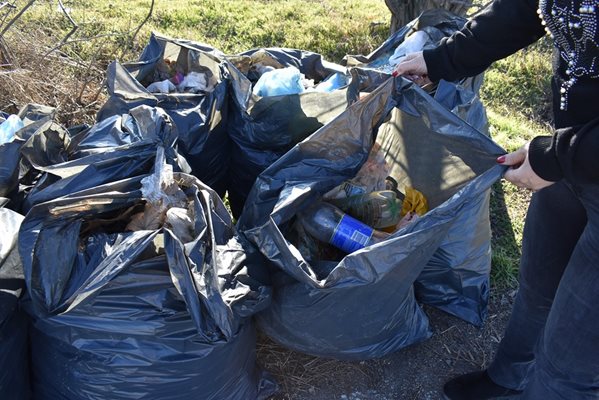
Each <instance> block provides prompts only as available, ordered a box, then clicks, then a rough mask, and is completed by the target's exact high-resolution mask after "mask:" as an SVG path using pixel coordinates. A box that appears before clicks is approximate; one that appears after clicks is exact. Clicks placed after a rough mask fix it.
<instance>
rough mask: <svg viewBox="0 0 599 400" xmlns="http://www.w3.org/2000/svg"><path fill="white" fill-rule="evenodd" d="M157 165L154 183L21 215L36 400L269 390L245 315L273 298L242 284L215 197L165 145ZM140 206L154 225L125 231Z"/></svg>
mask: <svg viewBox="0 0 599 400" xmlns="http://www.w3.org/2000/svg"><path fill="white" fill-rule="evenodd" d="M155 159H156V161H155V168H154V173H153V174H152V175H145V176H144V175H142V176H138V177H134V178H129V179H125V180H121V181H118V182H114V183H108V184H105V185H101V186H97V187H94V188H90V189H87V190H83V191H79V192H77V193H75V194H72V195H66V196H63V197H61V198H59V199H55V200H50V201H47V202H44V203H40V204H36V205H35V206H34V207H33V208H32V209H31V210H30V212H29V213H28V214H27V217H26V218H25V220H24V222H23V224H22V228H21V235H20V238H19V248H20V252H21V254H22V255H23V256H24V258H23V262H24V267H25V277H26V281H27V287H28V294H29V296H28V300H27V301H26V302H25V303H24V304H25V307H26V309H27V312H28V313H30V315H31V318H32V332H31V345H32V358H33V377H34V380H33V382H34V385H33V395H34V398H36V399H57V398H69V399H83V398H90V397H93V398H110V399H138V398H140V397H144V398H154V399H210V400H217V399H239V400H246V399H264V398H266V397H268V396H269V395H271V394H273V392H274V391H275V390H276V384H275V383H274V382H273V381H272V380H271V379H270V378H269V377H268V376H267V375H266V374H265V373H263V372H262V371H261V370H260V369H259V367H258V366H257V365H256V355H255V340H256V337H255V331H254V327H253V324H252V321H251V319H250V318H249V317H251V316H252V315H253V314H254V313H255V312H258V311H260V310H262V309H264V308H265V307H266V306H267V305H268V303H269V301H270V290H269V289H268V288H267V287H264V286H263V285H261V284H259V283H256V282H254V283H251V282H250V281H248V280H247V278H246V277H245V273H244V271H246V268H245V263H246V261H247V259H246V258H244V257H242V255H243V254H242V253H243V252H242V251H240V250H239V248H240V247H239V246H236V247H235V246H232V245H231V241H233V240H235V237H234V229H233V226H232V222H231V218H230V216H229V214H228V212H227V210H226V208H225V206H224V204H223V203H222V201H221V199H220V198H219V197H218V195H217V194H216V192H214V191H213V190H212V189H210V188H209V187H208V186H206V185H205V184H203V183H202V182H200V181H199V180H198V179H197V178H195V177H193V176H191V175H187V174H182V173H176V172H172V169H171V168H169V167H168V166H167V165H166V164H165V158H164V149H162V148H159V151H158V154H157V155H156V157H155ZM148 205H150V206H151V207H154V208H155V209H156V210H157V211H158V212H157V213H156V214H157V215H159V218H158V224H157V225H158V227H157V228H156V229H148V228H151V227H150V226H146V227H145V228H146V229H142V230H134V229H131V227H130V225H129V224H130V223H131V221H132V220H133V219H134V217H135V216H136V215H138V213H143V212H144V211H145V210H146V207H147V206H148ZM128 226H129V228H127V227H128ZM58 241H59V242H60V244H61V245H60V246H54V245H51V244H49V243H57V242H58ZM148 377H151V379H148Z"/></svg>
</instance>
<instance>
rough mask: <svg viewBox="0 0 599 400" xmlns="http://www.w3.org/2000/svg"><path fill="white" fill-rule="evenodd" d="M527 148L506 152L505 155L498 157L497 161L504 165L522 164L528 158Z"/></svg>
mask: <svg viewBox="0 0 599 400" xmlns="http://www.w3.org/2000/svg"><path fill="white" fill-rule="evenodd" d="M526 155H527V150H526V149H525V148H521V149H518V150H516V151H514V152H513V153H508V154H504V155H503V156H500V157H497V163H499V164H502V165H509V166H511V167H514V166H519V165H521V164H522V163H523V162H524V160H525V159H526Z"/></svg>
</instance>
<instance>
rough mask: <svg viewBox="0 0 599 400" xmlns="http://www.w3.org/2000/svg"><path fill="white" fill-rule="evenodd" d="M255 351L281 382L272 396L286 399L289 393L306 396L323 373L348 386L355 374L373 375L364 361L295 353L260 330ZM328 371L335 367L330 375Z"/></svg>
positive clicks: (289, 397) (364, 376) (314, 389)
mask: <svg viewBox="0 0 599 400" xmlns="http://www.w3.org/2000/svg"><path fill="white" fill-rule="evenodd" d="M257 353H258V357H259V359H260V362H261V363H262V365H263V367H265V368H266V369H267V370H268V371H272V373H273V375H274V376H275V378H276V380H277V382H278V383H279V385H280V386H281V393H280V394H279V395H276V396H275V397H273V398H272V399H273V400H287V399H292V398H294V397H293V396H304V397H310V395H313V394H314V393H315V392H316V391H317V390H318V389H317V388H318V387H319V386H322V385H323V382H325V381H326V380H327V379H328V378H327V377H329V378H331V379H334V381H335V382H336V383H335V384H338V385H339V387H343V386H344V385H345V386H350V385H351V383H352V379H355V377H356V376H361V377H362V378H365V379H366V380H370V379H374V377H373V376H371V375H372V374H373V371H372V368H371V367H369V366H367V365H366V363H364V362H354V361H339V360H333V359H327V358H321V357H315V356H311V355H308V354H302V353H298V352H295V351H292V350H289V349H286V348H284V347H282V346H280V345H279V344H277V343H275V342H273V341H272V340H271V339H269V338H268V337H267V336H265V335H264V334H260V335H259V338H258V345H257ZM331 371H335V372H334V376H333V375H332V374H331ZM343 379H347V382H340V381H341V380H343ZM331 383H332V382H331Z"/></svg>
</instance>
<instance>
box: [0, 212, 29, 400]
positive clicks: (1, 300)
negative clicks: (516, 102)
mask: <svg viewBox="0 0 599 400" xmlns="http://www.w3.org/2000/svg"><path fill="white" fill-rule="evenodd" d="M22 220H23V216H22V215H20V214H17V213H16V212H14V211H12V210H9V209H7V208H2V206H1V205H0V365H1V366H2V368H0V398H2V399H14V400H26V399H29V370H28V364H29V356H28V349H27V319H26V318H25V313H24V312H23V311H22V310H21V308H20V307H19V304H18V301H19V298H20V297H21V295H22V293H23V292H24V291H25V280H24V278H23V264H22V263H21V258H20V257H19V252H18V248H17V238H18V233H19V227H20V225H21V222H22Z"/></svg>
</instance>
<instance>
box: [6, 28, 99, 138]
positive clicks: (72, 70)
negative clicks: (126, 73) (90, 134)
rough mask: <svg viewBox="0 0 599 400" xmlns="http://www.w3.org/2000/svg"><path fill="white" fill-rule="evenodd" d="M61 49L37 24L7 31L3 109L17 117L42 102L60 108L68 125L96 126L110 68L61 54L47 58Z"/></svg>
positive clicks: (58, 110) (62, 117) (59, 111)
mask: <svg viewBox="0 0 599 400" xmlns="http://www.w3.org/2000/svg"><path fill="white" fill-rule="evenodd" d="M55 45H56V39H55V38H51V37H48V35H46V34H44V33H43V32H42V31H41V30H40V29H38V28H36V27H34V26H19V27H18V28H13V29H11V30H9V31H8V32H7V33H6V35H5V37H4V46H3V61H4V62H3V66H2V69H1V70H0V110H1V111H5V112H8V113H15V112H16V111H18V109H19V108H20V107H22V106H23V105H25V104H27V103H39V104H44V105H48V106H52V107H56V109H57V118H58V120H59V121H60V122H61V123H63V124H65V125H67V126H70V125H74V124H78V123H84V122H87V123H91V122H93V120H94V118H95V114H96V112H97V111H98V109H99V107H100V106H101V104H103V102H104V100H105V97H106V94H105V93H104V91H103V90H102V87H103V79H104V75H105V74H104V71H105V69H104V68H105V66H103V65H100V63H99V62H96V61H94V60H91V61H87V62H83V61H80V60H76V59H73V58H69V57H67V56H65V55H61V54H60V53H59V52H53V53H52V54H49V55H48V54H46V53H47V52H48V51H49V49H51V48H52V47H53V46H55Z"/></svg>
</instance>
